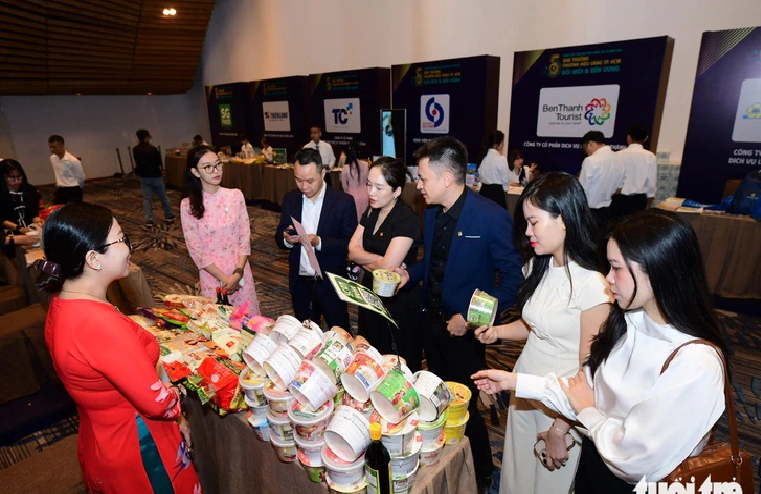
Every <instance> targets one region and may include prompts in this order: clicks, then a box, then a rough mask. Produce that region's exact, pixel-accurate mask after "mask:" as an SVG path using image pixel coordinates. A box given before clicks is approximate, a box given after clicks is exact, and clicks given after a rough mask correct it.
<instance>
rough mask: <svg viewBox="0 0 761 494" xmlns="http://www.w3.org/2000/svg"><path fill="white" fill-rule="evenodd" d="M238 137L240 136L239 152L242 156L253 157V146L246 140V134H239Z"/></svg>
mask: <svg viewBox="0 0 761 494" xmlns="http://www.w3.org/2000/svg"><path fill="white" fill-rule="evenodd" d="M239 137H240V152H241V153H243V158H253V157H254V146H252V145H251V143H250V142H248V137H247V136H246V134H241V135H240V136H239Z"/></svg>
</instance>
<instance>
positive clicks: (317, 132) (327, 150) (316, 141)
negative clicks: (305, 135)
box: [304, 125, 336, 171]
mask: <svg viewBox="0 0 761 494" xmlns="http://www.w3.org/2000/svg"><path fill="white" fill-rule="evenodd" d="M309 137H311V138H312V140H311V141H309V142H308V143H306V145H305V146H304V149H307V148H309V149H316V150H317V152H318V153H320V158H322V166H323V167H325V169H326V170H328V171H330V170H332V169H333V166H334V165H335V164H336V155H335V154H334V153H333V146H331V145H330V144H328V143H327V142H325V141H321V140H320V138H321V137H322V129H321V128H320V127H319V126H317V125H313V126H312V127H310V128H309Z"/></svg>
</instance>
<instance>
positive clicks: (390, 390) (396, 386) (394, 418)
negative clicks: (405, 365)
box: [370, 369, 420, 423]
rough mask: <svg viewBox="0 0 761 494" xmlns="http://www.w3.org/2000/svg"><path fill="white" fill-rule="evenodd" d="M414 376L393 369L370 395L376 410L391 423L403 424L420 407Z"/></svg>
mask: <svg viewBox="0 0 761 494" xmlns="http://www.w3.org/2000/svg"><path fill="white" fill-rule="evenodd" d="M411 378H412V375H411V374H410V375H409V376H407V375H405V373H404V372H402V371H400V370H398V369H391V370H390V371H389V372H388V374H386V377H384V378H383V381H381V383H380V384H379V385H378V387H377V388H376V390H375V391H373V392H372V393H370V399H371V400H372V402H373V406H374V407H375V410H376V411H377V412H378V413H379V414H380V416H381V417H383V418H384V419H385V420H387V421H389V422H391V423H397V422H401V421H402V419H403V418H405V417H407V416H408V415H409V414H410V413H412V411H413V410H415V409H417V408H418V407H419V406H420V395H418V393H417V391H416V390H415V388H414V386H412V379H411Z"/></svg>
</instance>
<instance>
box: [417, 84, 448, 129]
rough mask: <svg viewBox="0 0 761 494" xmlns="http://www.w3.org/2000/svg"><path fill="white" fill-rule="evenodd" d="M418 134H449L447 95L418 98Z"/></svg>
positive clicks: (430, 95)
mask: <svg viewBox="0 0 761 494" xmlns="http://www.w3.org/2000/svg"><path fill="white" fill-rule="evenodd" d="M420 132H421V133H423V134H449V95H448V94H425V95H423V96H421V97H420Z"/></svg>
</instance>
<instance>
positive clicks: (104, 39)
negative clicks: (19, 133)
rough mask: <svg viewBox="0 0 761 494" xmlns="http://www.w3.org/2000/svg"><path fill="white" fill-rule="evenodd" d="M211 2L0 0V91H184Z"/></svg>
mask: <svg viewBox="0 0 761 494" xmlns="http://www.w3.org/2000/svg"><path fill="white" fill-rule="evenodd" d="M214 2H215V0H55V1H53V0H16V1H6V0H0V19H2V23H0V95H2V96H8V95H22V94H147V93H151V94H178V93H185V92H187V91H188V90H189V89H190V88H191V86H192V85H193V80H194V79H195V75H196V69H197V68H198V63H199V61H200V58H201V50H202V49H203V42H204V38H205V37H206V29H207V27H208V25H209V17H210V16H211V11H212V9H213V8H214ZM165 8H175V9H176V11H177V14H176V15H174V16H164V15H163V14H162V11H163V10H164V9H165Z"/></svg>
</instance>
